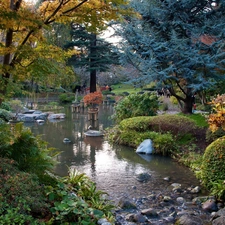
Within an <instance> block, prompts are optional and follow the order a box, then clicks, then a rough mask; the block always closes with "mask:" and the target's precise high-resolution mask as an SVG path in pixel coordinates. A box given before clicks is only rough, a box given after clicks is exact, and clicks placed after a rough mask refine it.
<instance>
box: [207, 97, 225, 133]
mask: <svg viewBox="0 0 225 225" xmlns="http://www.w3.org/2000/svg"><path fill="white" fill-rule="evenodd" d="M210 104H211V105H213V111H214V113H212V114H210V115H209V118H208V123H209V128H210V130H212V131H213V132H214V131H216V130H217V129H218V128H220V127H221V128H222V129H223V130H225V94H223V95H218V96H217V97H216V98H215V99H213V100H212V102H211V103H210Z"/></svg>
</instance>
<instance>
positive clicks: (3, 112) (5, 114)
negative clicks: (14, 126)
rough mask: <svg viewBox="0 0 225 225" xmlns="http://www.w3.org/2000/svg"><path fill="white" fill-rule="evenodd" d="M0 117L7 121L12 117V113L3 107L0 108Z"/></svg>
mask: <svg viewBox="0 0 225 225" xmlns="http://www.w3.org/2000/svg"><path fill="white" fill-rule="evenodd" d="M0 118H1V119H2V120H3V121H6V122H8V121H9V120H10V119H11V118H12V113H11V112H9V111H7V110H5V109H0Z"/></svg>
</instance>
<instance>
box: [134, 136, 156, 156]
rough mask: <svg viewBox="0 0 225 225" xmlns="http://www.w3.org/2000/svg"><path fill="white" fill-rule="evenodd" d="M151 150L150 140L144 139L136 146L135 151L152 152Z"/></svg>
mask: <svg viewBox="0 0 225 225" xmlns="http://www.w3.org/2000/svg"><path fill="white" fill-rule="evenodd" d="M153 150H154V148H153V144H152V140H151V139H146V140H144V141H143V142H142V143H141V144H140V145H139V146H138V148H137V150H136V153H144V154H152V153H153Z"/></svg>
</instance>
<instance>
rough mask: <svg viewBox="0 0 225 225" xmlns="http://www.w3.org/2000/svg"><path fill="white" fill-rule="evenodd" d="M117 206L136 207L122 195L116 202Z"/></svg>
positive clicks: (124, 207) (123, 207)
mask: <svg viewBox="0 0 225 225" xmlns="http://www.w3.org/2000/svg"><path fill="white" fill-rule="evenodd" d="M118 205H119V207H120V208H122V209H136V208H137V206H136V205H135V204H134V203H133V202H131V201H129V200H128V199H127V198H125V197H122V198H121V199H120V201H119V203H118Z"/></svg>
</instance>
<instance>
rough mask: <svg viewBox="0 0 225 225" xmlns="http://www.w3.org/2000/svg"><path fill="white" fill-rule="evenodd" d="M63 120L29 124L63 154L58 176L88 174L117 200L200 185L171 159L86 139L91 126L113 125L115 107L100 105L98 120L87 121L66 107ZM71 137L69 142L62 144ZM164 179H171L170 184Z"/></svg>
mask: <svg viewBox="0 0 225 225" xmlns="http://www.w3.org/2000/svg"><path fill="white" fill-rule="evenodd" d="M65 113H66V118H65V119H64V120H60V121H58V120H56V121H47V122H46V123H45V124H43V125H38V124H32V125H31V124H29V126H30V128H31V130H32V132H33V133H34V134H41V135H43V139H44V140H46V141H47V142H49V144H50V146H51V147H55V148H57V149H59V150H60V151H61V154H60V155H59V156H58V157H57V160H58V162H59V163H58V164H57V166H56V168H55V173H56V174H58V175H60V176H66V175H67V174H68V169H69V168H75V169H77V170H79V171H80V172H82V173H85V174H87V175H88V176H89V177H90V178H91V179H92V180H93V181H94V182H96V185H97V187H98V188H100V189H101V190H104V191H107V192H108V193H109V196H110V197H111V198H112V199H114V200H116V199H118V198H120V197H121V196H124V195H129V196H130V197H132V196H134V197H139V196H143V195H145V194H146V195H147V194H148V193H149V191H153V190H155V191H160V190H162V189H165V188H166V187H167V186H169V185H170V184H171V183H174V182H177V183H181V184H182V186H183V187H188V186H191V185H199V182H198V180H197V179H196V178H195V176H194V174H193V173H192V172H191V171H190V170H189V169H188V168H186V167H183V166H181V165H179V164H178V163H176V162H174V161H173V160H172V159H170V158H167V157H162V156H154V155H140V154H137V153H136V152H135V149H132V148H130V147H126V146H117V145H111V144H110V143H109V142H108V141H107V140H105V139H104V137H85V135H84V132H85V131H86V130H87V128H88V126H89V125H92V127H94V128H96V129H98V128H99V126H100V127H103V129H105V128H107V127H110V126H112V125H113V121H112V120H111V119H110V116H111V115H112V113H113V107H112V106H107V107H106V106H101V108H100V110H99V116H98V118H99V119H98V120H97V121H94V122H93V121H92V122H91V121H88V117H87V112H86V111H81V112H79V113H72V112H71V109H70V107H67V108H65ZM64 138H68V139H70V140H71V142H70V143H63V139H64ZM141 173H149V174H151V179H150V180H149V181H148V182H147V183H141V182H139V181H138V180H137V176H138V175H139V174H141ZM164 177H170V178H171V180H170V182H168V181H165V180H164V179H163V178H164Z"/></svg>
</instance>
